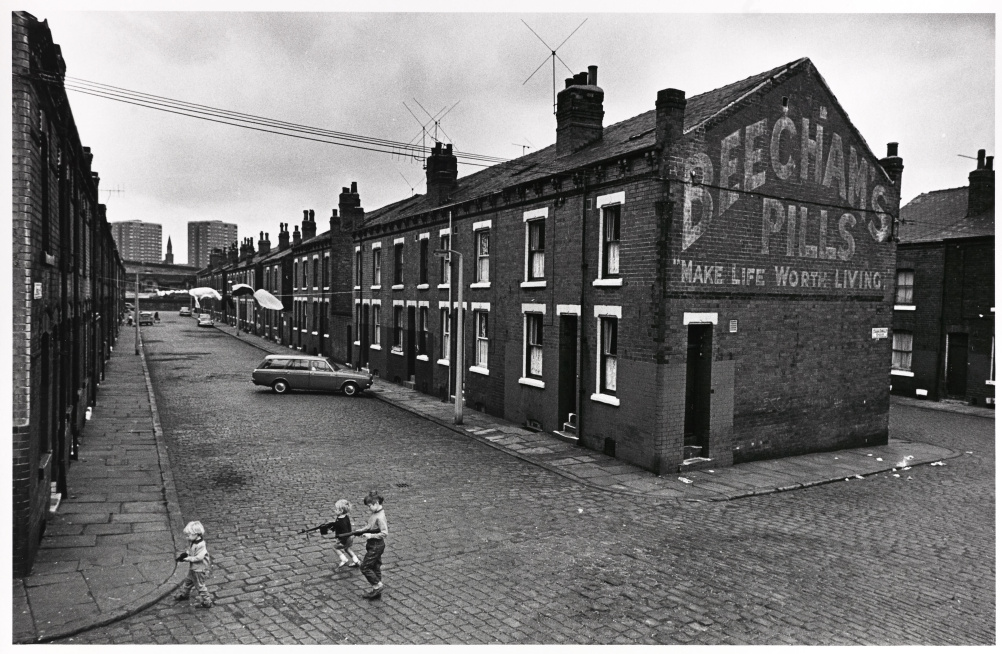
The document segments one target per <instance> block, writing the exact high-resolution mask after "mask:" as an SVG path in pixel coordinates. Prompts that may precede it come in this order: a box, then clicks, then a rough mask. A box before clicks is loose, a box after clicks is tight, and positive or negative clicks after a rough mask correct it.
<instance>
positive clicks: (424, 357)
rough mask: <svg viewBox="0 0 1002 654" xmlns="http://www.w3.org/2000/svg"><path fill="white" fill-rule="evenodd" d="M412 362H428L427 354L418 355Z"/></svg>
mask: <svg viewBox="0 0 1002 654" xmlns="http://www.w3.org/2000/svg"><path fill="white" fill-rule="evenodd" d="M414 360H415V361H427V360H428V355H427V354H419V355H417V356H416V357H414Z"/></svg>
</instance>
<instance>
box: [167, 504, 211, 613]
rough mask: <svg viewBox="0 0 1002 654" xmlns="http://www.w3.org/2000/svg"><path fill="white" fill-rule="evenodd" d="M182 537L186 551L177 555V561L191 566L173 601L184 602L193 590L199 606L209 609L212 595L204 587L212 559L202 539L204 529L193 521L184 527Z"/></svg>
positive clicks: (197, 522) (200, 524)
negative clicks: (185, 542) (186, 540)
mask: <svg viewBox="0 0 1002 654" xmlns="http://www.w3.org/2000/svg"><path fill="white" fill-rule="evenodd" d="M184 535H185V537H187V539H188V549H187V550H186V551H184V552H181V553H180V554H178V556H177V560H178V561H179V562H187V563H190V564H191V565H190V566H188V576H187V577H185V580H184V581H183V582H181V588H180V589H178V592H177V594H176V595H175V596H174V599H175V600H177V601H179V602H181V601H184V600H186V599H188V596H189V595H191V591H192V590H195V591H197V593H198V598H199V606H201V607H203V608H210V607H211V606H212V595H210V594H209V589H208V588H206V586H205V579H206V577H208V576H209V572H210V571H211V570H212V558H211V557H210V556H209V550H208V549H207V548H206V546H205V540H204V539H203V538H202V537H203V536H204V535H205V528H204V527H203V526H202V523H201V522H199V521H197V520H195V521H194V522H189V523H188V524H187V526H185V528H184Z"/></svg>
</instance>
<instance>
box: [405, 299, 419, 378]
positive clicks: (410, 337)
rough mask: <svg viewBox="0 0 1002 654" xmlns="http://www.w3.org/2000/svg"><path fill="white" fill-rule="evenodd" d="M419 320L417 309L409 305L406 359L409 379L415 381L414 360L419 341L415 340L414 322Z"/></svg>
mask: <svg viewBox="0 0 1002 654" xmlns="http://www.w3.org/2000/svg"><path fill="white" fill-rule="evenodd" d="M416 320H417V309H416V308H415V307H407V335H406V338H407V341H406V343H405V347H406V352H407V355H406V357H405V358H406V359H407V381H414V360H415V355H416V354H417V341H416V340H414V323H415V322H416Z"/></svg>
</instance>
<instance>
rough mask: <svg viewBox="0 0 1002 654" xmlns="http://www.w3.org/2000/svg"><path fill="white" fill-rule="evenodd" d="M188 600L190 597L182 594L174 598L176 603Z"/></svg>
mask: <svg viewBox="0 0 1002 654" xmlns="http://www.w3.org/2000/svg"><path fill="white" fill-rule="evenodd" d="M186 599H188V596H187V595H182V594H181V593H178V594H177V595H175V596H174V601H175V602H183V601H185V600H186Z"/></svg>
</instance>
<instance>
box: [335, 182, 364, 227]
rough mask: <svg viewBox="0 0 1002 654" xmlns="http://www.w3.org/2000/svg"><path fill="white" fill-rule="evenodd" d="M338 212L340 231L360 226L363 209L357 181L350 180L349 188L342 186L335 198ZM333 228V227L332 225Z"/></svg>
mask: <svg viewBox="0 0 1002 654" xmlns="http://www.w3.org/2000/svg"><path fill="white" fill-rule="evenodd" d="M337 209H338V213H339V214H340V215H341V231H342V232H351V231H354V230H355V229H357V228H359V227H361V226H362V219H363V218H364V217H365V209H363V208H362V201H361V199H359V196H358V183H357V182H352V183H351V188H348V187H346V186H345V187H342V188H341V195H339V196H338V200H337ZM332 229H333V227H332Z"/></svg>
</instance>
